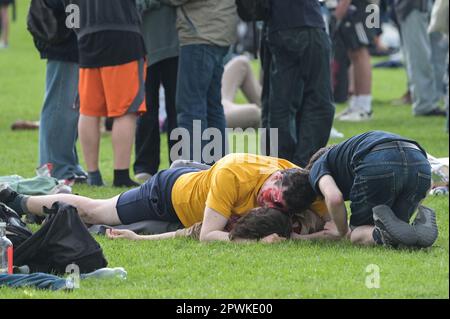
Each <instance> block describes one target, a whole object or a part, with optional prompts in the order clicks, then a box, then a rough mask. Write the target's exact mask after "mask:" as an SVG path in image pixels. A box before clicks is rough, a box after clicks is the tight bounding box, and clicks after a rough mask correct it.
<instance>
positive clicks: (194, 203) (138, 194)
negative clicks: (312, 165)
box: [0, 154, 320, 241]
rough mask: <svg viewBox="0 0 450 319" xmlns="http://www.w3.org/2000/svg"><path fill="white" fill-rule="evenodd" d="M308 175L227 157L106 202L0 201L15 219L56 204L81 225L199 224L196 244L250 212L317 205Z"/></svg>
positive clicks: (162, 175) (247, 157) (222, 234)
mask: <svg viewBox="0 0 450 319" xmlns="http://www.w3.org/2000/svg"><path fill="white" fill-rule="evenodd" d="M315 198H316V195H315V192H314V190H313V189H312V187H311V185H310V183H309V180H308V172H307V171H305V170H303V169H301V168H299V167H298V166H296V165H294V164H292V163H290V162H288V161H286V160H282V159H277V158H272V157H265V156H258V155H252V154H230V155H228V156H226V157H224V158H223V159H221V160H219V161H218V162H217V163H216V164H215V165H214V166H212V167H211V168H210V169H208V170H199V169H196V168H176V169H169V170H165V171H161V172H159V173H157V174H156V175H155V176H153V177H152V178H151V179H150V180H149V181H148V182H147V183H145V184H144V185H142V186H141V187H139V188H135V189H132V190H130V191H127V192H125V193H122V194H120V195H119V196H116V197H113V198H110V199H104V200H102V199H90V198H87V197H81V196H75V195H51V196H37V197H27V196H24V195H19V194H17V193H15V192H13V191H12V190H10V189H4V190H2V191H0V201H1V202H3V203H5V204H6V205H8V206H10V207H11V208H13V209H14V210H16V212H18V213H19V214H25V213H31V214H35V215H42V214H44V212H43V207H51V206H52V205H53V203H55V202H57V201H62V202H65V203H67V204H70V205H73V206H75V207H76V208H77V209H78V211H79V214H80V216H81V218H82V219H83V221H84V222H85V223H87V224H106V225H111V226H116V225H121V224H124V225H128V224H132V223H136V222H139V221H144V220H155V221H167V222H181V223H182V224H183V225H184V227H186V228H188V227H190V226H192V225H194V224H195V223H198V222H203V224H202V229H201V233H200V241H215V240H221V241H229V233H228V232H226V231H225V226H226V224H227V222H228V220H229V219H230V217H231V216H232V215H237V216H243V215H245V214H246V213H247V212H248V211H250V210H251V209H253V208H256V207H269V208H276V209H278V210H281V211H283V212H286V213H295V212H297V213H298V212H302V211H305V210H306V209H308V208H310V207H311V206H313V210H314V205H315V206H320V203H315V204H313V202H314V200H315Z"/></svg>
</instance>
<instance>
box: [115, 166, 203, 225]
mask: <svg viewBox="0 0 450 319" xmlns="http://www.w3.org/2000/svg"><path fill="white" fill-rule="evenodd" d="M198 171H200V170H199V169H197V168H174V169H168V170H165V171H161V172H159V173H157V174H156V175H154V176H153V177H152V178H151V179H150V180H149V181H147V182H146V183H145V184H143V185H142V186H141V187H139V188H135V189H132V190H130V191H128V192H125V193H123V194H122V195H120V197H119V200H118V201H117V205H116V208H117V213H118V215H119V219H120V221H121V222H122V224H123V225H130V224H134V223H137V222H141V221H146V220H155V221H163V222H172V223H181V222H180V219H179V218H178V216H177V213H176V212H175V209H174V208H173V204H172V189H173V186H174V185H175V182H176V181H177V179H178V178H179V177H180V176H182V175H184V174H188V173H193V172H198Z"/></svg>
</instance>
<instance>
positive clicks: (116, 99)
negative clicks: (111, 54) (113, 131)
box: [79, 59, 147, 117]
mask: <svg viewBox="0 0 450 319" xmlns="http://www.w3.org/2000/svg"><path fill="white" fill-rule="evenodd" d="M146 71H147V67H146V63H145V61H144V60H143V59H142V60H139V61H133V62H130V63H127V64H122V65H118V66H108V67H102V68H95V69H84V68H80V83H79V92H80V114H82V115H85V116H95V117H101V116H107V117H120V116H123V115H125V114H128V113H145V112H146V107H145V77H146Z"/></svg>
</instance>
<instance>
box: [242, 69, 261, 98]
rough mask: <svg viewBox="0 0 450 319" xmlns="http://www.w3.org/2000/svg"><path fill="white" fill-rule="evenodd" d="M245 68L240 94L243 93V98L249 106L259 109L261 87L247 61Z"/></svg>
mask: <svg viewBox="0 0 450 319" xmlns="http://www.w3.org/2000/svg"><path fill="white" fill-rule="evenodd" d="M245 67H246V74H245V79H244V82H243V83H242V86H241V89H242V93H244V95H245V97H246V98H247V100H248V101H249V102H250V103H251V104H256V105H258V107H261V105H262V102H261V97H262V86H261V84H259V82H258V80H257V79H256V76H255V74H254V73H253V70H252V66H251V64H250V61H249V60H247V63H246V65H245Z"/></svg>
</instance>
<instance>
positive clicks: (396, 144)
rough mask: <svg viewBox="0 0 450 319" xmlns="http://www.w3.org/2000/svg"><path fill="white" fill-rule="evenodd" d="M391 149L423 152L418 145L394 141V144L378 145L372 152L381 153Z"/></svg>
mask: <svg viewBox="0 0 450 319" xmlns="http://www.w3.org/2000/svg"><path fill="white" fill-rule="evenodd" d="M390 148H412V149H414V150H418V151H421V152H422V150H421V149H420V147H419V146H417V145H416V144H414V143H410V142H404V141H393V142H387V143H383V144H378V145H377V146H375V147H374V148H372V149H371V150H370V151H371V152H375V151H381V150H385V149H390Z"/></svg>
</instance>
